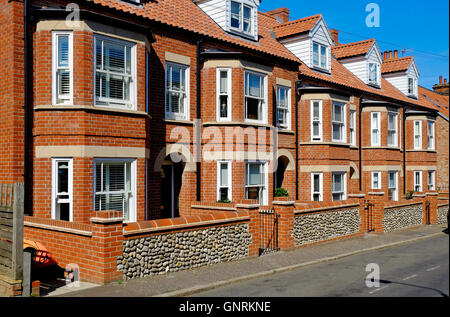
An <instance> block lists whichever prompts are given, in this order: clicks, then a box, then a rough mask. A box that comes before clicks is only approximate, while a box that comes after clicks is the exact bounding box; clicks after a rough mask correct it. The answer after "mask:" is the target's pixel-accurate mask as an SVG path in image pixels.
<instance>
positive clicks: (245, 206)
mask: <svg viewBox="0 0 450 317" xmlns="http://www.w3.org/2000/svg"><path fill="white" fill-rule="evenodd" d="M236 209H237V212H244V211H245V212H248V215H249V217H250V223H249V233H250V234H251V236H252V243H251V244H250V246H249V252H248V253H249V254H248V255H249V256H258V255H259V238H260V237H259V232H260V228H259V205H258V204H256V203H255V202H254V201H252V200H247V199H246V200H242V201H241V203H239V204H236Z"/></svg>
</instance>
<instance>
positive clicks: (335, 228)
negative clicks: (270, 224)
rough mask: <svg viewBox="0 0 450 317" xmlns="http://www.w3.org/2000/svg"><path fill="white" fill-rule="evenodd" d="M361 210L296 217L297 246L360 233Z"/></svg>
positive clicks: (294, 233)
mask: <svg viewBox="0 0 450 317" xmlns="http://www.w3.org/2000/svg"><path fill="white" fill-rule="evenodd" d="M360 223H361V217H360V215H359V208H352V209H346V210H338V211H332V212H322V213H315V214H307V215H299V216H295V217H294V227H293V229H292V236H293V238H294V244H295V246H299V245H303V244H309V243H314V242H318V241H323V240H330V239H334V238H338V237H342V236H347V235H351V234H355V233H358V232H359V226H360Z"/></svg>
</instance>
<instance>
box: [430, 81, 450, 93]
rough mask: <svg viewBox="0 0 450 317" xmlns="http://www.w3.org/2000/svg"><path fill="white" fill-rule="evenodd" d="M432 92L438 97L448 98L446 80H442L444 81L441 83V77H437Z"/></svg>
mask: <svg viewBox="0 0 450 317" xmlns="http://www.w3.org/2000/svg"><path fill="white" fill-rule="evenodd" d="M433 90H434V92H436V93H438V94H440V95H444V96H448V95H449V83H448V82H447V78H444V81H442V76H439V83H438V84H435V85H434V86H433Z"/></svg>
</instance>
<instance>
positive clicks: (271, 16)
mask: <svg viewBox="0 0 450 317" xmlns="http://www.w3.org/2000/svg"><path fill="white" fill-rule="evenodd" d="M257 12H258V13H260V14H262V15H265V16H266V17H268V18H272V19H274V20H275V21H277V22H278V20H277V19H276V18H275V17H274V16H273V15H270V14H267V13H266V12H262V11H259V10H258V11H257ZM277 26H278V25H277Z"/></svg>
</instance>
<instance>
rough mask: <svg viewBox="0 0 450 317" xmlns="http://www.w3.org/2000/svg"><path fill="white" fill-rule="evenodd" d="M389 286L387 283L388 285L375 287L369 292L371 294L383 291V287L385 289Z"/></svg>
mask: <svg viewBox="0 0 450 317" xmlns="http://www.w3.org/2000/svg"><path fill="white" fill-rule="evenodd" d="M388 286H389V285H386V286H383V287H378V288H376V289H374V290H373V291H371V292H369V294H373V293H375V292H378V291H381V290H382V289H384V288H386V287H388Z"/></svg>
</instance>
